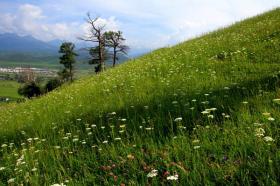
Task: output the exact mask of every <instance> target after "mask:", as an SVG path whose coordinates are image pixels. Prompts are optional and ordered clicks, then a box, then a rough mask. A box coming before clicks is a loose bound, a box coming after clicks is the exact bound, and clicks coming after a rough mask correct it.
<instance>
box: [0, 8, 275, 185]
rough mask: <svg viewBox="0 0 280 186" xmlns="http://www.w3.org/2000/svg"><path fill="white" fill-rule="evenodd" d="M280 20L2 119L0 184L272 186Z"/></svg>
mask: <svg viewBox="0 0 280 186" xmlns="http://www.w3.org/2000/svg"><path fill="white" fill-rule="evenodd" d="M279 20H280V9H277V10H274V11H271V12H268V13H266V14H264V15H261V16H258V17H255V18H252V19H249V20H246V21H243V22H240V23H237V24H235V25H233V26H231V27H229V28H225V29H221V30H218V31H216V32H213V33H210V34H207V35H205V36H202V37H200V38H196V39H193V40H190V41H187V42H184V43H181V44H179V45H177V46H175V47H172V48H163V49H159V50H157V51H154V52H152V53H150V54H148V55H145V56H143V57H141V58H138V59H136V60H133V61H130V62H128V63H126V64H123V65H120V66H119V67H117V68H115V69H110V70H108V71H106V72H104V73H102V74H100V75H98V76H95V77H90V78H85V79H82V80H79V81H77V82H75V83H73V84H72V85H69V86H64V87H62V88H61V89H60V90H58V91H56V92H53V93H51V94H49V95H47V96H44V97H42V98H40V99H35V100H32V101H28V102H26V103H23V104H20V105H9V106H7V107H5V108H3V109H2V108H1V109H2V110H0V118H1V119H0V144H2V147H1V150H0V178H1V179H0V180H1V181H0V183H2V184H7V183H8V182H9V183H17V184H30V185H50V184H54V183H64V184H66V185H121V184H125V185H137V184H138V185H178V184H179V185H278V184H279V183H280V180H279V178H280V170H279V167H280V150H279V143H280V141H279V139H280V138H279V137H280V135H279V132H278V131H279V130H280V127H279V124H280V122H279V121H280V117H279V113H280V105H279V103H280V101H279V99H278V97H279V96H280V95H279V91H278V90H279V77H280V76H279V70H280V66H279V60H280V22H279Z"/></svg>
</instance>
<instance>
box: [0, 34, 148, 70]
mask: <svg viewBox="0 0 280 186" xmlns="http://www.w3.org/2000/svg"><path fill="white" fill-rule="evenodd" d="M62 42H63V41H62V40H58V39H56V40H52V41H49V42H44V41H41V40H38V39H35V38H34V37H32V36H19V35H17V34H13V33H3V34H0V65H1V61H5V64H7V63H6V62H7V61H8V62H23V63H28V62H40V63H44V62H48V63H50V62H51V63H57V62H58V56H59V53H58V50H59V47H60V45H61V43H62ZM84 46H86V45H85V44H84V43H77V44H76V51H78V52H77V53H78V54H79V57H78V60H79V61H84V63H87V62H86V61H87V59H88V57H89V56H88V54H87V52H86V51H84V50H81V48H83V47H84ZM146 52H148V50H142V49H135V50H130V52H129V57H123V58H122V61H125V60H127V59H128V58H134V57H137V56H140V55H142V54H145V53H146Z"/></svg>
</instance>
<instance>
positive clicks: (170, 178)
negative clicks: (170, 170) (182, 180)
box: [166, 174, 179, 181]
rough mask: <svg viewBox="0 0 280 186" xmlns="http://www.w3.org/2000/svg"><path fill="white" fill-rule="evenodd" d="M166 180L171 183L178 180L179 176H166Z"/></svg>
mask: <svg viewBox="0 0 280 186" xmlns="http://www.w3.org/2000/svg"><path fill="white" fill-rule="evenodd" d="M166 179H167V180H171V181H174V180H178V179H179V175H178V174H175V175H173V176H168V177H167V178H166Z"/></svg>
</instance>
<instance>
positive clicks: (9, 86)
mask: <svg viewBox="0 0 280 186" xmlns="http://www.w3.org/2000/svg"><path fill="white" fill-rule="evenodd" d="M19 86H20V84H19V83H17V82H16V81H7V80H0V87H1V88H0V97H5V98H20V97H21V96H20V95H18V93H17V90H18V88H19Z"/></svg>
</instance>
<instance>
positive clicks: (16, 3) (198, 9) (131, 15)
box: [0, 0, 280, 50]
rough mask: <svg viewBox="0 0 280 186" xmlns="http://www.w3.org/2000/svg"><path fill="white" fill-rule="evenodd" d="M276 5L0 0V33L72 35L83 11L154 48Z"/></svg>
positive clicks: (199, 0)
mask: <svg viewBox="0 0 280 186" xmlns="http://www.w3.org/2000/svg"><path fill="white" fill-rule="evenodd" d="M279 6H280V0H172V1H171V0H1V1H0V33H5V32H9V33H16V34H19V35H32V36H33V37H35V38H37V39H40V40H44V41H49V40H53V39H62V40H70V41H75V40H76V38H77V37H79V36H81V35H83V34H84V33H85V32H86V29H87V25H86V24H85V21H84V18H85V15H86V13H87V12H90V13H91V14H92V16H99V17H100V22H101V23H104V24H105V23H106V25H107V29H108V30H122V31H123V33H124V35H125V36H126V38H127V44H128V45H130V46H131V47H132V48H135V49H136V48H138V49H148V50H150V49H155V48H159V47H164V46H168V45H172V44H175V43H178V42H181V41H184V40H186V39H189V38H192V37H195V36H198V35H201V34H203V33H205V32H209V31H212V30H214V29H217V28H219V27H223V26H227V25H229V24H232V23H233V22H235V21H239V20H242V19H244V18H247V17H250V16H254V15H257V14H260V13H262V12H264V11H267V10H270V9H273V8H275V7H279Z"/></svg>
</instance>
